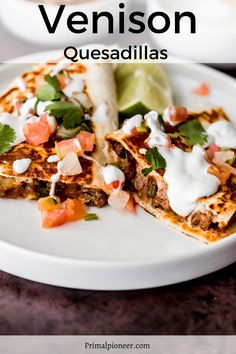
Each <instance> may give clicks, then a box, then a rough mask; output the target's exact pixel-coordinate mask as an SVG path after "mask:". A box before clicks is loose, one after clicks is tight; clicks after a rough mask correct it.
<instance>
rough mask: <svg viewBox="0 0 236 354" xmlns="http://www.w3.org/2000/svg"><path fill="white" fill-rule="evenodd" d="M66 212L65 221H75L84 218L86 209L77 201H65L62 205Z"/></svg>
mask: <svg viewBox="0 0 236 354" xmlns="http://www.w3.org/2000/svg"><path fill="white" fill-rule="evenodd" d="M62 207H64V208H65V209H66V211H67V221H77V220H82V219H84V218H85V215H86V212H87V207H86V205H85V204H84V203H83V202H82V201H81V200H78V199H67V200H66V201H65V202H64V203H62Z"/></svg>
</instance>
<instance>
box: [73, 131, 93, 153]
mask: <svg viewBox="0 0 236 354" xmlns="http://www.w3.org/2000/svg"><path fill="white" fill-rule="evenodd" d="M77 139H78V140H79V142H80V145H81V147H82V150H83V151H85V152H92V151H93V149H94V144H95V134H93V133H89V132H86V131H81V132H80V133H79V134H78V135H77Z"/></svg>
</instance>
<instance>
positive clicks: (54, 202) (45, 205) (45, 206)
mask: <svg viewBox="0 0 236 354" xmlns="http://www.w3.org/2000/svg"><path fill="white" fill-rule="evenodd" d="M58 205H59V200H58V199H57V198H55V197H46V198H41V199H39V200H38V208H39V210H41V211H52V210H54V209H56V208H57V207H58Z"/></svg>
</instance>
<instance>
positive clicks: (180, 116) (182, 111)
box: [166, 106, 188, 125]
mask: <svg viewBox="0 0 236 354" xmlns="http://www.w3.org/2000/svg"><path fill="white" fill-rule="evenodd" d="M168 110H169V111H168V113H166V114H169V120H170V121H171V122H172V123H173V125H177V124H179V123H181V122H185V121H186V120H187V119H188V110H187V108H185V107H177V106H172V107H169V108H168Z"/></svg>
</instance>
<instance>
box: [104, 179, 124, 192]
mask: <svg viewBox="0 0 236 354" xmlns="http://www.w3.org/2000/svg"><path fill="white" fill-rule="evenodd" d="M106 186H107V188H108V189H110V190H112V191H113V190H114V189H119V188H122V185H121V184H120V181H113V182H112V183H109V184H106Z"/></svg>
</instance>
